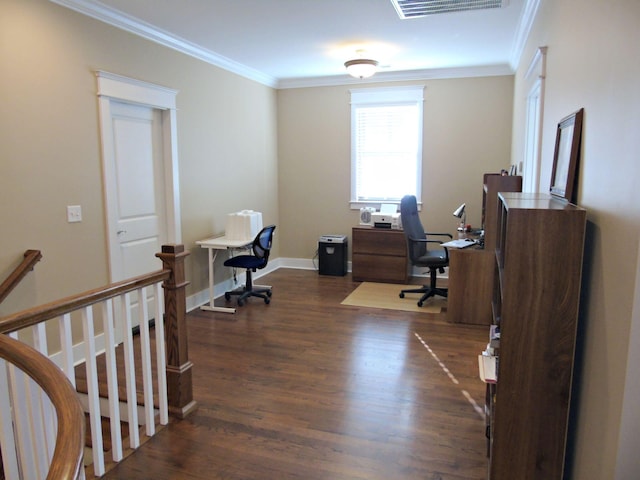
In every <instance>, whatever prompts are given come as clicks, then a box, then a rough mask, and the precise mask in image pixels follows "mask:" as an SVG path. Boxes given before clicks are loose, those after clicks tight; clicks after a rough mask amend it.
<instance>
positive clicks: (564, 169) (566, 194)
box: [550, 108, 584, 203]
mask: <svg viewBox="0 0 640 480" xmlns="http://www.w3.org/2000/svg"><path fill="white" fill-rule="evenodd" d="M583 113H584V109H583V108H581V109H580V110H578V111H577V112H574V113H572V114H571V115H569V116H567V117H565V118H563V119H562V120H561V121H560V123H558V128H557V130H556V148H555V152H554V154H553V170H552V171H551V187H550V191H551V194H552V195H555V196H557V197H561V198H564V199H566V200H568V201H570V202H573V203H575V191H574V190H575V188H574V187H575V183H576V180H577V179H576V173H577V170H578V160H579V157H580V143H581V141H582V115H583Z"/></svg>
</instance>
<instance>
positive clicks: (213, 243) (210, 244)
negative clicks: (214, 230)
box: [196, 236, 253, 313]
mask: <svg viewBox="0 0 640 480" xmlns="http://www.w3.org/2000/svg"><path fill="white" fill-rule="evenodd" d="M252 243H253V240H230V239H228V238H227V237H225V236H221V237H214V238H207V239H206V240H198V241H197V242H196V244H198V245H200V246H201V247H202V248H206V249H207V250H209V305H202V306H201V307H200V308H201V309H202V310H207V311H208V312H224V313H235V311H236V309H235V308H232V307H216V306H215V305H214V304H213V301H214V298H215V297H214V291H213V289H214V286H215V282H214V277H213V264H214V262H215V260H216V257H217V256H218V250H231V249H246V248H248V247H250V246H251V244H252Z"/></svg>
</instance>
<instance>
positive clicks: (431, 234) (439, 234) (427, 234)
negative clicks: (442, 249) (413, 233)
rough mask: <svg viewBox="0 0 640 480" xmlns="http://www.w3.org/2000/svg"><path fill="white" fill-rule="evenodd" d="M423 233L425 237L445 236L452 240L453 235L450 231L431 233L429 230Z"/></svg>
mask: <svg viewBox="0 0 640 480" xmlns="http://www.w3.org/2000/svg"><path fill="white" fill-rule="evenodd" d="M425 235H426V236H427V237H447V238H448V239H449V240H453V235H451V234H450V233H431V232H426V233H425Z"/></svg>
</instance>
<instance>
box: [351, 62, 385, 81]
mask: <svg viewBox="0 0 640 480" xmlns="http://www.w3.org/2000/svg"><path fill="white" fill-rule="evenodd" d="M344 66H345V68H346V69H347V73H348V74H349V75H351V76H352V77H355V78H360V79H363V78H369V77H370V76H372V75H373V74H374V73H376V67H377V66H378V62H376V61H375V60H370V59H367V58H357V59H355V60H349V61H348V62H345V63H344Z"/></svg>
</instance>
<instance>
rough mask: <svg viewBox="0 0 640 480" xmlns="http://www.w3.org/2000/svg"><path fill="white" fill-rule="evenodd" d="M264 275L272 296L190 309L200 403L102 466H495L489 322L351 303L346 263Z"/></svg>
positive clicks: (180, 469)
mask: <svg viewBox="0 0 640 480" xmlns="http://www.w3.org/2000/svg"><path fill="white" fill-rule="evenodd" d="M258 283H266V284H270V285H272V286H273V298H272V302H271V304H270V305H265V304H264V302H263V301H262V300H260V299H251V300H250V301H249V303H248V304H247V305H245V306H243V307H241V308H239V309H238V311H237V313H236V314H235V315H230V314H224V313H212V312H203V311H200V310H199V309H198V310H195V311H193V312H191V313H190V314H189V315H188V328H189V356H190V358H191V360H192V361H193V364H194V367H193V385H194V397H195V399H196V401H197V402H198V404H199V408H198V410H197V411H196V412H195V413H194V414H192V415H190V416H189V417H188V418H186V419H184V420H175V419H172V420H171V422H170V424H169V425H168V426H167V427H165V428H164V429H163V430H161V431H160V432H159V433H158V434H157V435H156V436H155V437H153V438H152V439H150V440H149V441H148V442H147V443H146V444H145V445H143V446H142V447H141V448H140V449H139V450H138V451H137V452H135V453H134V454H133V455H131V456H130V457H129V458H127V459H126V460H125V461H123V462H122V463H121V464H120V465H118V466H117V467H116V468H115V469H113V470H112V471H110V472H109V473H108V474H107V475H106V476H105V477H104V478H107V479H133V478H136V479H157V480H162V479H305V480H313V479H331V480H341V479H385V480H388V479H405V478H406V479H427V480H441V479H442V480H461V479H467V480H480V479H484V478H485V477H486V469H487V459H486V456H485V453H486V440H485V436H484V417H483V415H484V414H483V405H484V392H485V389H484V384H483V383H482V382H481V381H480V380H479V378H478V364H477V354H478V353H479V352H480V351H482V350H483V349H484V347H485V346H486V343H487V336H488V332H487V328H486V327H481V326H472V325H469V326H467V325H452V324H448V323H446V312H443V313H440V314H428V313H408V312H399V311H392V310H379V309H370V308H359V307H349V306H342V305H340V302H341V301H342V300H343V299H344V298H345V297H346V296H347V295H348V294H349V293H350V292H351V291H352V290H353V289H354V288H355V287H357V285H358V283H356V282H352V281H351V276H350V275H347V276H345V277H330V276H320V275H318V274H317V273H316V272H312V271H304V270H291V269H280V270H278V271H276V272H274V273H271V274H269V275H267V276H265V277H262V278H260V280H259V281H258ZM406 300H407V301H413V300H412V299H409V298H407V299H406ZM223 303H224V300H223V301H222V302H221V304H223Z"/></svg>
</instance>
